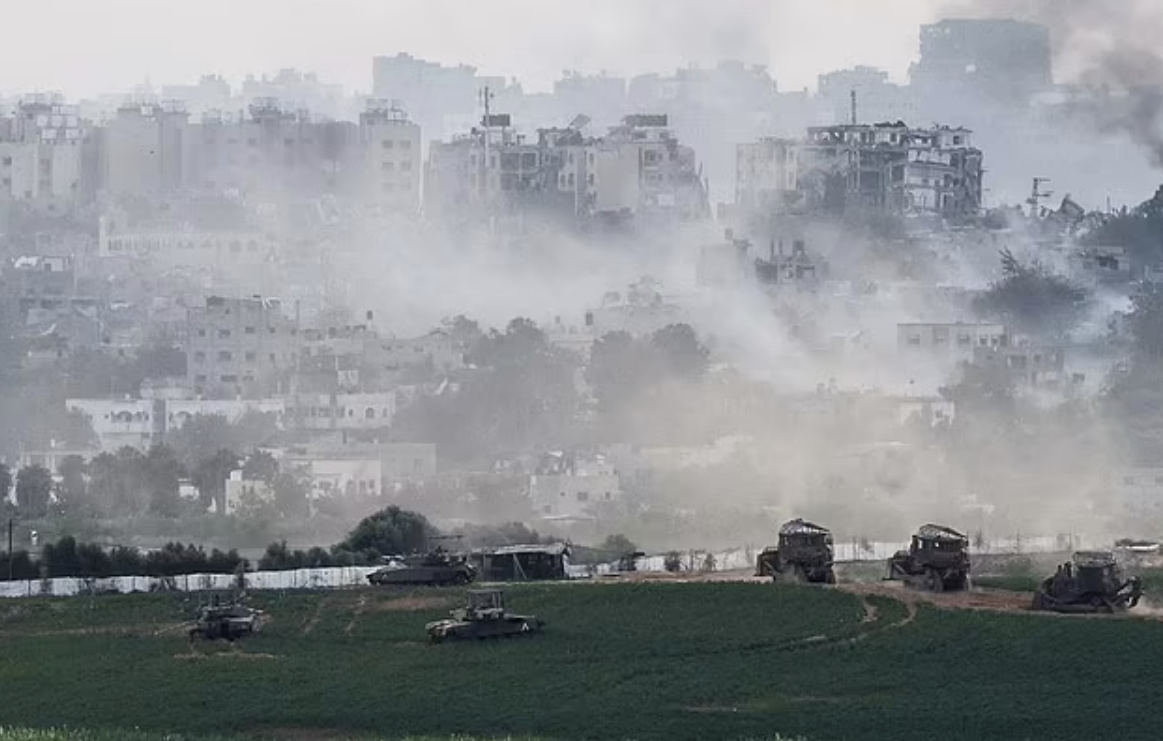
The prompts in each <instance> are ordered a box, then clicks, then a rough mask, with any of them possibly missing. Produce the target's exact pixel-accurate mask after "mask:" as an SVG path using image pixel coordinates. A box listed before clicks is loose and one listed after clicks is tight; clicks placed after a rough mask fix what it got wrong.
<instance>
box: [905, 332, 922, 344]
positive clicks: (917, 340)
mask: <svg viewBox="0 0 1163 741" xmlns="http://www.w3.org/2000/svg"><path fill="white" fill-rule="evenodd" d="M908 342H909V346H910V347H920V346H921V336H920V335H919V334H911V335H909V340H908Z"/></svg>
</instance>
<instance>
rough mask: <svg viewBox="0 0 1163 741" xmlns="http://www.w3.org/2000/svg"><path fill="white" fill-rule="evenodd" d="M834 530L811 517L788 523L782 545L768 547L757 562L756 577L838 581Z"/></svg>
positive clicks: (819, 582)
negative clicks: (817, 522)
mask: <svg viewBox="0 0 1163 741" xmlns="http://www.w3.org/2000/svg"><path fill="white" fill-rule="evenodd" d="M833 558H834V553H833V550H832V533H831V531H829V530H828V529H827V528H825V527H821V526H820V525H817V524H815V523H812V522H808V521H807V520H802V519H795V520H792V521H790V522H785V523H784V524H783V526H782V527H780V529H779V545H778V546H777V547H774V548H772V547H768V548H764V549H763V552H762V553H760V554H759V556H758V558H757V559H756V563H755V575H756V576H769V577H771V578H772V580H774V581H784V580H788V581H798V582H809V583H813V584H835V583H836V572H835V571H834V570H833V568H832V561H833Z"/></svg>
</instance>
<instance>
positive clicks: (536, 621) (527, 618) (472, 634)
mask: <svg viewBox="0 0 1163 741" xmlns="http://www.w3.org/2000/svg"><path fill="white" fill-rule="evenodd" d="M451 615H452V619H451V620H436V621H434V622H431V623H428V625H426V626H425V629H426V630H427V631H428V639H429V640H430V641H432V642H433V643H440V642H441V641H444V640H446V639H447V640H464V639H471V638H476V639H479V640H485V639H487V638H510V637H512V636H520V635H531V634H533V633H538V632H540V631H541V628H542V627H544V626H545V621H543V620H542V619H541V618H538V617H536V616H534V615H515V614H513V613H511V612H508V611H506V610H505V597H504V595H503V594H502V593H501V591H500V590H499V589H488V590H474V591H471V592H469V593H468V606H466V607H462V608H460V609H457V610H453V611H452V613H451Z"/></svg>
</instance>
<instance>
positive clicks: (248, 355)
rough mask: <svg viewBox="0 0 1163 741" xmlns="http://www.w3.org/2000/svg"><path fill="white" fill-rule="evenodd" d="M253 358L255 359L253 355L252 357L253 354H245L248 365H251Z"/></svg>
mask: <svg viewBox="0 0 1163 741" xmlns="http://www.w3.org/2000/svg"><path fill="white" fill-rule="evenodd" d="M254 358H255V355H254V353H252V352H248V353H247V354H246V362H248V363H253V362H254Z"/></svg>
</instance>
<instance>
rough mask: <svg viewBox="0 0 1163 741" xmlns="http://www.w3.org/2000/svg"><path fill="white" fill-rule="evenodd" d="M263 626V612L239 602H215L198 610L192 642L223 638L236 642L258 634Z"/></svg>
mask: <svg viewBox="0 0 1163 741" xmlns="http://www.w3.org/2000/svg"><path fill="white" fill-rule="evenodd" d="M261 626H262V612H261V611H259V610H252V609H251V608H249V607H246V606H244V605H242V604H239V603H238V602H231V603H230V604H219V603H218V601H217V600H215V601H214V602H213V603H212V604H209V605H205V606H203V607H201V608H199V610H198V620H197V622H196V623H195V624H194V627H192V628H190V634H189V635H190V640H191V641H192V640H194V639H195V638H203V639H205V640H207V641H216V640H218V639H219V638H223V639H225V640H227V641H230V642H231V643H233V642H234V641H236V640H238V639H239V638H242V637H243V636H248V635H250V634H251V633H257V632H258V630H259V628H260V627H261Z"/></svg>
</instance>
